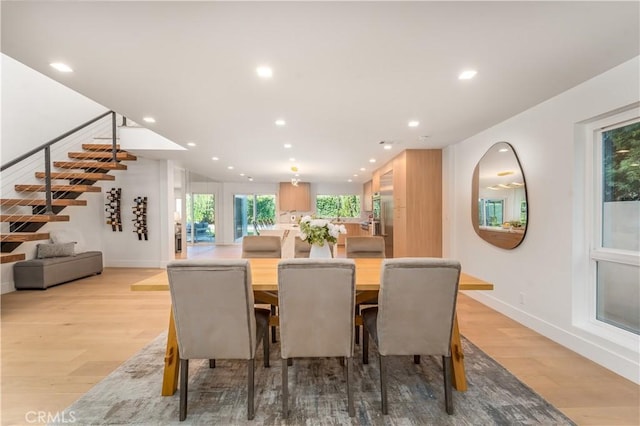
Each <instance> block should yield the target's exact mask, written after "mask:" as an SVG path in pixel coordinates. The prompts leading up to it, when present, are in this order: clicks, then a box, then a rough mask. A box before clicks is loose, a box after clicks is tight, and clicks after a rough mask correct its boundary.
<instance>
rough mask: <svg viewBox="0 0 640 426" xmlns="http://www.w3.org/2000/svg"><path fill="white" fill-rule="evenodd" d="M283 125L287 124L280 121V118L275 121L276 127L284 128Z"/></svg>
mask: <svg viewBox="0 0 640 426" xmlns="http://www.w3.org/2000/svg"><path fill="white" fill-rule="evenodd" d="M285 124H287V122H286V121H284V120H283V119H281V118H280V119H278V120H276V126H280V127H282V126H284V125H285Z"/></svg>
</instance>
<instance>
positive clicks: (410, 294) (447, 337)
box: [362, 258, 460, 414]
mask: <svg viewBox="0 0 640 426" xmlns="http://www.w3.org/2000/svg"><path fill="white" fill-rule="evenodd" d="M381 274H382V275H381V282H380V292H379V294H378V306H377V307H375V308H368V309H363V310H362V318H363V323H364V334H363V336H362V362H363V363H364V364H367V363H368V361H369V359H368V347H369V344H368V342H369V335H371V337H373V340H374V341H375V343H376V345H377V347H378V353H379V354H380V390H381V394H382V413H383V414H387V413H388V404H387V378H386V375H387V373H386V365H385V360H386V357H388V356H390V355H414V356H415V354H422V355H434V356H442V365H443V371H444V372H443V375H444V394H445V407H446V410H447V413H448V414H453V401H452V392H451V333H452V331H453V320H454V317H455V312H456V297H457V294H458V279H459V277H460V263H459V262H457V261H455V260H448V259H436V258H400V259H387V260H384V261H383V262H382V272H381Z"/></svg>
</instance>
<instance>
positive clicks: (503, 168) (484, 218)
mask: <svg viewBox="0 0 640 426" xmlns="http://www.w3.org/2000/svg"><path fill="white" fill-rule="evenodd" d="M471 185H472V186H471V222H472V224H473V229H474V230H475V231H476V233H477V234H478V236H480V238H482V239H483V240H485V241H486V242H488V243H489V244H493V245H494V246H496V247H500V248H503V249H513V248H516V247H518V245H520V244H521V243H522V241H523V240H524V237H525V234H526V232H527V225H528V222H529V217H528V211H529V206H528V200H527V186H526V182H525V179H524V173H523V171H522V167H521V165H520V160H519V159H518V156H517V155H516V151H515V149H514V148H513V146H512V145H511V144H509V143H507V142H498V143H496V144H494V145H493V146H492V147H491V148H489V150H488V151H487V152H486V154H484V156H483V157H482V158H481V159H480V161H479V162H478V165H477V166H476V168H475V170H474V172H473V182H472V184H471Z"/></svg>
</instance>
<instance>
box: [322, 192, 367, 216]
mask: <svg viewBox="0 0 640 426" xmlns="http://www.w3.org/2000/svg"><path fill="white" fill-rule="evenodd" d="M316 216H318V217H321V218H329V219H330V218H357V217H360V196H359V195H318V196H316Z"/></svg>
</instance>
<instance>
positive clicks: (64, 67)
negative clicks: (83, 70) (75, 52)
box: [49, 62, 73, 72]
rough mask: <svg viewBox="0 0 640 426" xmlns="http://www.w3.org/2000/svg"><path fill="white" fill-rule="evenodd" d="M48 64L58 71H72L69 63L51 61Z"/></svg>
mask: <svg viewBox="0 0 640 426" xmlns="http://www.w3.org/2000/svg"><path fill="white" fill-rule="evenodd" d="M49 65H51V66H52V67H53V68H55V69H56V70H58V71H60V72H73V70H72V69H71V67H70V66H69V65H67V64H63V63H62V62H52V63H50V64H49Z"/></svg>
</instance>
